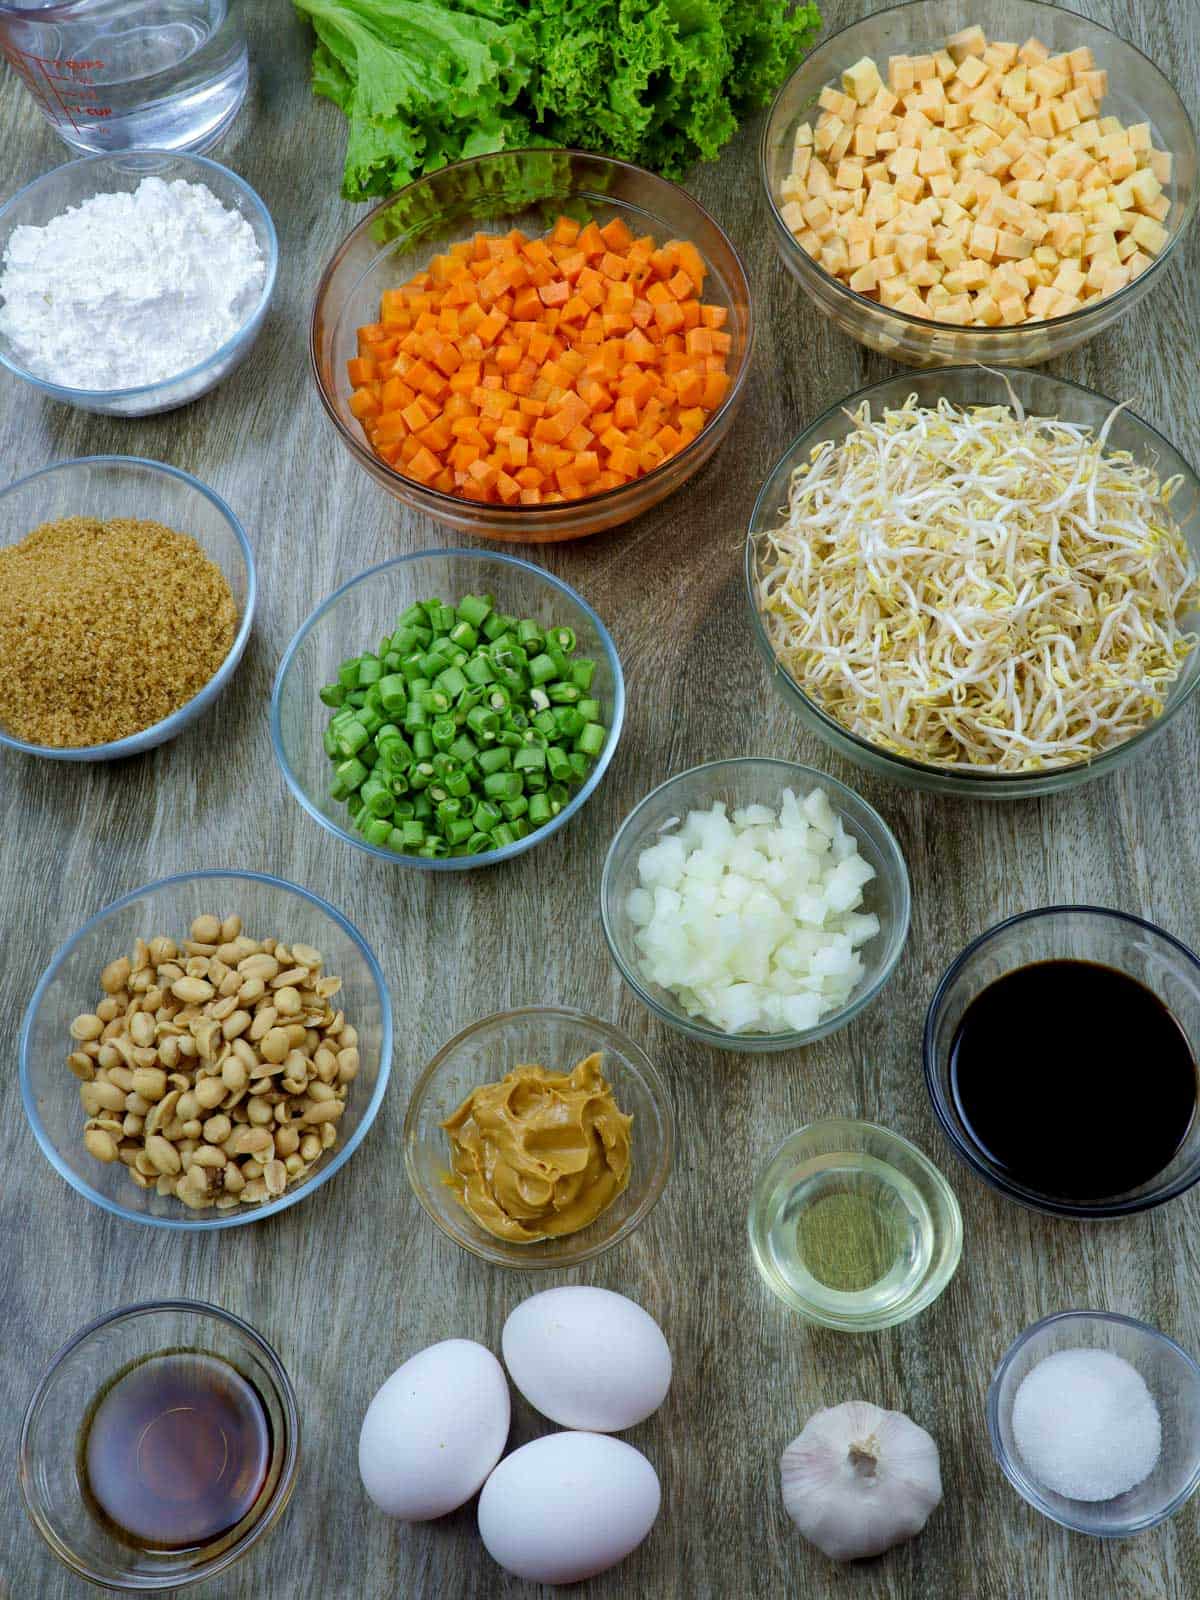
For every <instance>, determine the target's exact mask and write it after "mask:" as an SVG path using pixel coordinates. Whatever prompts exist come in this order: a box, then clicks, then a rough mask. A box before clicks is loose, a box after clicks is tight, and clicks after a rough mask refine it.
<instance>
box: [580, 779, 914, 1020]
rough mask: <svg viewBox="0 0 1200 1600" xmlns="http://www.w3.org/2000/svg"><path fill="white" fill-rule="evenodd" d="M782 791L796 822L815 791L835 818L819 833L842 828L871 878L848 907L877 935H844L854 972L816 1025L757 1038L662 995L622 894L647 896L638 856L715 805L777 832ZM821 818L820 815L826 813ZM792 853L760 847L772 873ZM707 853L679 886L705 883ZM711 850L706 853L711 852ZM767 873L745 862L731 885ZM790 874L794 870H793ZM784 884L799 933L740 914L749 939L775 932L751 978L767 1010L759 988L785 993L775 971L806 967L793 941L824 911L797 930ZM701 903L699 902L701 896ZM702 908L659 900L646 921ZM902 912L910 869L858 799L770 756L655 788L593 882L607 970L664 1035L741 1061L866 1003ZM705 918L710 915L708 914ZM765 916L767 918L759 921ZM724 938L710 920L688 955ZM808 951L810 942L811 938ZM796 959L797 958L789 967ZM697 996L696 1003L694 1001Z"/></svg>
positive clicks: (794, 989) (898, 931) (796, 992)
mask: <svg viewBox="0 0 1200 1600" xmlns="http://www.w3.org/2000/svg"><path fill="white" fill-rule="evenodd" d="M789 790H790V791H791V792H792V794H793V795H794V796H795V797H796V800H797V801H798V802H799V803H800V809H801V813H802V814H803V806H804V802H805V801H806V799H808V798H809V797H810V796H811V795H812V794H813V792H814V791H818V792H819V793H821V794H823V796H824V801H825V802H826V803H827V805H828V808H829V812H830V813H832V819H831V821H830V822H829V824H828V825H829V826H830V827H831V828H832V827H834V826H836V825H837V824H840V827H841V830H844V833H845V835H846V836H848V837H847V841H846V842H847V843H849V842H850V841H853V845H854V847H855V850H856V853H857V855H858V857H860V858H861V862H862V863H863V864H865V866H866V867H869V868H870V873H869V876H868V875H866V874H865V873H864V874H863V876H864V877H866V881H865V883H864V884H862V886H861V899H860V900H859V901H858V902H857V903H855V904H853V905H852V906H851V907H848V908H847V909H849V910H850V911H852V913H853V914H854V915H855V916H858V915H860V914H861V915H863V916H865V917H867V918H870V919H873V920H874V923H875V924H876V928H875V931H874V932H873V933H871V932H870V929H869V927H867V928H866V929H864V930H862V931H861V933H859V934H856V935H854V936H851V935H849V934H846V935H845V937H844V938H842V944H843V946H844V947H846V950H847V953H848V946H849V944H850V943H853V944H854V954H855V957H856V959H857V963H858V967H857V970H858V975H857V977H853V975H851V980H850V982H849V983H843V984H842V985H841V989H840V994H839V996H838V998H837V999H836V1000H834V1001H833V1003H832V1005H830V1004H829V1002H828V1001H826V1003H825V1004H824V1005H823V1006H822V1008H821V1012H820V1015H819V1018H818V1020H817V1021H816V1022H809V1023H806V1024H805V1025H802V1026H785V1027H782V1028H780V1029H779V1031H766V1030H763V1029H758V1028H756V1027H752V1026H742V1027H739V1028H738V1029H737V1030H736V1031H732V1030H731V1031H725V1030H724V1029H722V1028H721V1027H720V1026H719V1025H717V1024H716V1023H714V1022H713V1021H712V1020H711V1017H710V1016H709V1015H707V1014H706V1012H707V1004H706V1006H705V1011H703V1012H702V1011H698V1010H697V1009H696V1006H695V1003H694V1001H693V1002H692V1003H691V1004H690V1005H689V1003H686V1002H685V999H684V998H681V996H680V994H679V992H678V985H673V986H672V988H671V989H669V990H668V989H667V988H664V987H663V986H662V985H661V984H660V983H659V982H657V981H656V980H655V978H654V977H653V975H652V968H651V964H650V962H649V960H648V954H647V949H646V944H645V938H644V937H643V935H644V933H645V932H646V931H648V930H647V925H646V924H645V923H643V922H640V921H638V920H635V917H634V914H633V909H634V908H633V907H632V905H631V897H632V895H633V893H634V891H635V890H642V891H644V890H645V889H646V887H647V882H646V878H645V877H644V875H643V872H642V861H643V857H644V855H645V854H646V852H648V851H650V850H651V848H652V847H654V846H657V845H660V844H661V843H662V841H663V840H664V839H666V838H669V837H671V836H672V835H674V834H675V833H676V832H678V831H680V830H679V825H680V824H681V823H683V822H685V820H686V819H687V818H688V816H689V814H690V813H692V812H708V811H711V809H712V808H713V807H714V806H715V805H718V804H720V805H722V806H724V807H725V809H726V812H727V814H728V815H729V816H730V817H731V818H733V819H734V820H735V821H736V820H737V819H738V815H739V814H743V815H744V814H745V812H747V811H749V810H750V808H765V812H766V813H769V814H771V815H772V816H778V818H779V821H780V824H781V825H784V826H786V825H788V822H789V819H788V817H787V814H786V812H785V810H784V807H785V806H786V805H788V802H787V801H786V799H785V794H786V791H789ZM821 811H822V812H823V811H824V807H823V806H822V807H821ZM826 815H828V813H826ZM756 820H757V815H756ZM814 826H816V824H814ZM822 826H824V825H822ZM792 848H793V846H792V844H791V843H790V842H787V841H776V842H773V843H771V844H769V845H768V846H767V849H768V850H771V851H774V852H775V853H776V855H777V857H778V862H779V863H780V864H782V862H783V861H785V860H786V859H787V857H788V856H789V854H790V853H791V851H792ZM822 848H823V847H822ZM704 853H705V852H704V851H695V852H692V855H691V858H690V859H689V861H688V864H687V867H686V868H685V872H684V878H685V880H686V879H688V878H696V877H698V876H704V877H707V878H708V879H709V881H714V880H713V879H712V874H711V872H710V867H709V863H707V862H705V861H703V860H699V859H697V858H698V857H700V856H701V855H703V854H704ZM708 853H709V854H710V855H711V852H708ZM764 865H765V864H760V863H756V862H753V861H747V862H746V864H745V866H740V865H739V873H738V876H739V877H740V876H741V875H742V873H743V872H744V873H745V874H746V875H747V876H749V874H751V873H758V872H760V871H762V870H763V867H764ZM809 865H810V863H808V862H805V863H804V867H805V870H807V869H808V867H809ZM798 870H799V864H797V871H798ZM717 876H718V877H720V876H721V874H720V873H718V875H717ZM788 876H789V875H788V874H787V873H786V872H785V873H784V874H782V876H781V878H780V880H779V886H780V893H781V896H782V897H783V899H782V900H781V904H782V903H784V902H786V903H787V904H788V905H790V907H791V909H790V910H789V911H788V912H787V913H786V914H785V921H786V920H787V919H788V918H791V919H793V920H794V921H795V923H796V925H795V926H793V927H791V928H790V930H789V929H788V928H786V927H785V926H784V923H783V922H781V921H780V919H779V913H777V912H776V910H775V909H774V908H773V907H770V906H766V905H764V906H763V908H762V914H761V915H760V914H759V913H758V912H757V911H756V910H755V909H754V908H750V909H749V910H748V912H747V915H748V916H750V915H751V914H753V915H754V916H755V917H756V918H757V924H756V926H755V927H754V928H751V927H750V925H749V924H746V925H745V930H744V931H745V936H746V937H747V938H753V937H754V936H755V934H756V933H759V932H762V931H764V930H765V929H766V928H767V926H768V924H769V925H770V927H771V928H773V930H774V934H773V937H774V939H775V943H774V944H773V946H772V949H771V953H770V961H769V964H768V968H769V970H767V969H761V968H760V976H759V978H758V979H757V980H755V988H756V996H757V997H758V998H761V1000H762V1001H763V1003H764V1004H765V1005H768V1006H769V1005H770V1004H771V1002H770V1001H769V998H768V997H767V996H766V995H765V994H760V993H759V991H760V990H766V989H769V988H770V987H772V984H773V983H774V984H775V986H776V987H779V988H782V987H784V979H783V977H782V974H781V972H780V968H783V969H785V970H786V971H788V972H791V973H793V974H795V975H796V976H800V975H801V971H802V967H803V965H804V963H805V961H807V959H808V957H801V956H800V943H798V942H797V940H796V939H795V937H793V936H794V935H798V934H803V933H804V932H805V930H806V929H808V928H819V927H820V926H821V923H822V921H823V920H824V916H825V915H826V914H827V913H823V912H816V911H815V908H814V915H816V916H817V917H818V918H819V919H820V920H818V921H815V922H814V921H809V922H801V921H799V920H798V919H799V915H800V913H799V909H798V904H797V902H796V901H795V899H794V896H793V891H792V887H791V886H789V882H788ZM765 881H766V882H767V883H771V882H772V878H771V875H770V868H769V867H766V870H765ZM749 887H750V889H751V890H753V889H754V888H757V887H758V885H756V884H754V883H753V882H752V883H751V884H750V885H749ZM651 892H652V893H654V894H656V893H657V889H656V888H655V889H652V891H651ZM723 892H724V894H725V896H726V899H728V896H729V894H730V892H731V891H730V887H729V885H728V884H725V885H724V889H723ZM737 892H738V893H739V894H740V893H741V885H739V886H738V890H737ZM809 892H810V894H811V895H812V896H816V895H817V894H818V893H821V892H822V891H821V890H820V889H819V888H817V887H814V888H812V889H811V890H810V891H809ZM677 898H678V896H677ZM701 898H702V899H704V900H707V899H708V897H707V896H702V897H701ZM699 906H700V901H699V900H698V901H697V902H696V906H695V907H693V906H692V905H690V904H689V906H688V907H686V908H680V907H676V906H675V904H674V902H668V903H667V904H665V905H664V906H662V907H660V906H659V905H658V904H657V901H656V902H655V914H656V916H657V915H658V914H659V912H660V911H661V912H662V913H664V914H666V915H670V916H672V917H674V916H675V913H676V912H679V916H678V919H677V920H678V921H679V924H680V926H681V927H682V926H683V923H684V913H685V911H686V914H687V916H688V917H690V916H691V913H692V911H693V910H696V911H697V915H698V916H699V915H700V914H701V913H700V911H699V909H698V908H699ZM731 909H732V908H731ZM909 909H910V891H909V882H908V871H907V868H906V867H905V864H904V857H903V855H902V854H901V851H900V846H899V845H898V843H897V842H896V838H895V836H894V835H893V833H892V831H891V829H890V828H889V827H888V825H887V823H886V822H884V820H883V818H882V817H881V816H879V814H878V813H877V812H876V811H875V810H874V809H873V808H872V807H871V806H869V805H868V804H867V802H866V801H865V800H864V799H863V798H862V797H861V795H858V794H855V792H854V790H853V789H849V788H847V787H846V785H845V784H842V783H839V782H838V781H837V780H836V779H835V778H831V777H829V776H828V774H827V773H824V772H818V771H816V770H815V769H814V768H812V767H804V766H800V765H799V764H797V763H796V762H792V761H777V760H774V759H770V758H767V757H761V758H760V757H754V756H744V757H741V758H739V759H737V760H734V761H713V762H709V763H708V764H707V765H706V766H701V767H692V768H691V769H690V770H689V771H687V772H680V773H677V774H676V775H675V777H673V778H668V779H667V781H666V782H665V783H662V784H660V785H659V786H658V788H657V789H653V790H651V792H650V793H649V794H648V795H647V796H646V798H645V799H644V800H643V801H642V802H641V804H640V805H638V806H636V807H635V808H634V809H633V811H631V812H630V814H629V816H628V817H626V819H625V821H624V822H623V823H622V824H621V827H620V828H619V830H618V831H617V834H616V837H615V838H614V839H613V842H612V844H611V846H610V847H609V851H608V856H607V858H606V860H605V863H604V873H603V877H602V879H601V884H600V916H601V921H602V924H603V928H604V937H605V939H606V940H607V942H608V949H609V954H610V955H611V956H612V958H613V960H614V961H615V962H616V965H617V969H618V971H619V972H620V974H621V976H622V978H624V980H625V982H626V983H627V984H628V985H629V987H630V988H631V989H632V990H633V992H634V994H635V995H637V997H638V999H639V1000H640V1001H641V1002H642V1004H643V1005H644V1006H646V1007H647V1009H648V1010H649V1011H651V1012H652V1013H653V1015H654V1016H656V1017H658V1018H659V1020H660V1021H662V1022H665V1023H667V1024H668V1026H670V1027H672V1028H678V1029H679V1030H680V1032H682V1033H686V1034H687V1035H688V1036H689V1037H690V1038H692V1039H696V1040H698V1041H699V1042H700V1043H702V1044H710V1045H715V1046H716V1047H717V1048H718V1049H721V1050H735V1051H747V1052H763V1051H770V1050H794V1049H798V1048H799V1047H800V1046H802V1045H805V1044H811V1043H812V1042H813V1041H814V1040H816V1039H822V1038H824V1037H825V1035H826V1034H829V1033H833V1032H834V1031H835V1030H836V1029H838V1028H842V1027H844V1026H845V1025H846V1024H847V1023H848V1022H850V1021H851V1020H852V1019H853V1018H854V1017H856V1016H857V1015H858V1014H859V1012H860V1011H863V1010H865V1008H866V1007H867V1006H868V1005H870V1003H871V1002H872V1000H874V999H875V997H876V996H877V995H878V994H879V992H880V990H881V989H882V988H883V986H884V985H885V984H886V983H887V981H888V979H889V978H890V977H891V975H892V973H893V972H894V970H895V967H896V963H897V962H898V961H899V959H900V955H901V953H902V951H903V949H904V941H905V939H906V938H907V935H908V920H909ZM703 914H704V915H705V916H707V911H705V912H704V913H703ZM806 914H807V913H806ZM764 918H765V919H766V920H763V919H764ZM828 921H829V926H830V928H832V927H833V926H834V922H835V919H834V917H833V916H832V915H829V916H828ZM697 926H699V924H697ZM652 930H653V924H652V923H651V924H650V925H649V931H651V937H653V932H652ZM724 931H725V930H723V929H722V928H721V927H719V926H716V925H715V924H714V923H708V925H707V928H706V929H705V930H704V932H703V934H701V933H699V932H697V933H694V934H689V939H691V940H692V949H693V951H694V950H695V949H696V948H697V947H699V948H700V949H701V950H702V951H704V952H706V951H708V950H709V949H710V948H711V947H712V946H711V941H719V940H720V939H721V937H722V934H723V932H724ZM784 934H787V937H786V938H782V937H781V935H784ZM839 937H841V936H839ZM807 942H808V943H809V944H811V943H812V942H813V941H811V940H810V941H807ZM816 942H821V941H816ZM785 946H791V947H792V948H791V949H789V950H787V953H786V954H777V952H779V951H781V950H782V949H783V948H784V947H785ZM793 953H794V954H795V956H796V957H797V958H798V959H794V958H793ZM822 959H823V958H822ZM789 963H791V965H789ZM818 964H819V963H818ZM764 971H765V972H766V975H764ZM815 972H816V966H815V965H814V967H813V969H812V970H811V971H809V972H807V973H806V974H804V976H805V977H806V978H807V980H808V981H807V982H806V983H799V982H798V983H795V984H791V983H788V984H787V985H786V987H787V989H788V990H789V993H791V995H792V997H793V998H799V996H800V995H801V994H802V993H804V992H806V991H812V990H813V987H814V986H813V983H812V979H813V978H814V976H815ZM725 976H726V974H725V973H724V971H721V972H720V973H719V974H718V978H717V979H714V980H711V981H719V983H720V985H721V986H722V988H723V989H725V988H726V986H725ZM738 986H739V987H749V984H748V982H746V981H744V980H743V979H740V978H739V979H738ZM818 986H819V985H818ZM847 990H848V992H847ZM726 998H727V999H728V1000H729V1001H730V1003H732V1002H733V999H734V998H735V997H734V996H730V995H728V993H727V989H726ZM701 999H704V997H703V996H701ZM764 1014H765V1015H767V1016H768V1020H772V1013H771V1012H770V1011H767V1012H765V1013H764ZM781 1014H782V1013H781Z"/></svg>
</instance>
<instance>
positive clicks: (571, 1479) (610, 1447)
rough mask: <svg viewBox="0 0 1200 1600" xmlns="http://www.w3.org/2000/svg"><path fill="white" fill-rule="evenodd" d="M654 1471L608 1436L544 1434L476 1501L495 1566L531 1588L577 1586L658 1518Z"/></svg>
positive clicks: (511, 1459)
mask: <svg viewBox="0 0 1200 1600" xmlns="http://www.w3.org/2000/svg"><path fill="white" fill-rule="evenodd" d="M661 1498H662V1495H661V1491H660V1489H659V1485H658V1474H657V1473H656V1472H655V1470H654V1468H653V1467H652V1466H651V1465H650V1463H649V1462H648V1461H647V1460H646V1458H645V1456H644V1455H643V1454H642V1453H641V1451H640V1450H635V1449H634V1448H633V1446H632V1445H631V1444H626V1443H625V1441H624V1440H623V1439H613V1438H610V1437H609V1435H608V1434H606V1433H548V1434H547V1435H546V1436H545V1438H542V1439H534V1440H533V1441H532V1442H531V1443H529V1444H526V1445H522V1446H521V1448H520V1449H519V1450H514V1451H513V1453H512V1455H510V1456H507V1457H506V1458H505V1459H504V1460H503V1461H502V1462H501V1463H500V1465H499V1466H498V1467H497V1468H496V1470H495V1472H493V1473H492V1475H491V1477H490V1478H489V1479H488V1481H487V1482H486V1483H485V1484H484V1486H483V1493H482V1494H481V1495H480V1497H479V1534H480V1537H481V1538H482V1540H483V1542H484V1544H485V1545H486V1546H487V1549H488V1554H489V1555H490V1556H491V1557H492V1559H493V1561H497V1562H499V1564H500V1565H501V1566H502V1567H504V1568H505V1569H506V1570H507V1571H509V1572H511V1573H512V1574H513V1575H514V1576H515V1577H518V1578H524V1579H526V1580H527V1581H528V1582H530V1583H578V1582H579V1580H580V1579H581V1578H590V1577H593V1576H594V1575H595V1574H596V1573H597V1572H606V1571H607V1570H608V1568H609V1567H614V1566H616V1564H617V1562H618V1561H623V1560H624V1559H625V1557H626V1556H627V1555H628V1554H629V1553H630V1551H631V1550H635V1549H636V1548H637V1546H638V1545H639V1544H641V1542H642V1540H643V1539H644V1538H645V1537H646V1535H647V1534H648V1533H649V1532H650V1529H651V1528H652V1527H653V1526H654V1519H655V1517H657V1515H658V1507H659V1503H660V1500H661Z"/></svg>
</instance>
